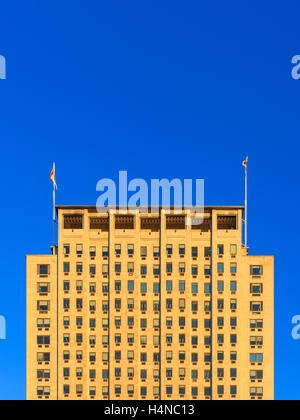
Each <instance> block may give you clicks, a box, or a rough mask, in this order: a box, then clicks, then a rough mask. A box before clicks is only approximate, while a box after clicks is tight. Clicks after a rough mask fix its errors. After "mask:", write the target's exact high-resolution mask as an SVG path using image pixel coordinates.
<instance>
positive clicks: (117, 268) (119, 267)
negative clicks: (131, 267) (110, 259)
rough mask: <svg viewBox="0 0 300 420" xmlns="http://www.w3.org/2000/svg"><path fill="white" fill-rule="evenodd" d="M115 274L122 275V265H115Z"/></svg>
mask: <svg viewBox="0 0 300 420" xmlns="http://www.w3.org/2000/svg"><path fill="white" fill-rule="evenodd" d="M115 273H121V263H115Z"/></svg>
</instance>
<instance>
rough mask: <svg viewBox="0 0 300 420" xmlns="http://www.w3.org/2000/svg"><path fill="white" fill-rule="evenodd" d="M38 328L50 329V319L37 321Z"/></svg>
mask: <svg viewBox="0 0 300 420" xmlns="http://www.w3.org/2000/svg"><path fill="white" fill-rule="evenodd" d="M37 327H38V328H50V319H41V318H39V319H38V320H37Z"/></svg>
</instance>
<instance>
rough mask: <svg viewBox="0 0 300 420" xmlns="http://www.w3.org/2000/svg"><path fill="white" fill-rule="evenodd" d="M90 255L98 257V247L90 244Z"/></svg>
mask: <svg viewBox="0 0 300 420" xmlns="http://www.w3.org/2000/svg"><path fill="white" fill-rule="evenodd" d="M90 257H91V258H95V257H96V247H95V246H90Z"/></svg>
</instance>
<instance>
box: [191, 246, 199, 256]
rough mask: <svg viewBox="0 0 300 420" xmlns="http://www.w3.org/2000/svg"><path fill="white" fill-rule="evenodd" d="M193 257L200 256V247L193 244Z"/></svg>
mask: <svg viewBox="0 0 300 420" xmlns="http://www.w3.org/2000/svg"><path fill="white" fill-rule="evenodd" d="M192 257H193V258H197V257H198V247H196V246H193V247H192Z"/></svg>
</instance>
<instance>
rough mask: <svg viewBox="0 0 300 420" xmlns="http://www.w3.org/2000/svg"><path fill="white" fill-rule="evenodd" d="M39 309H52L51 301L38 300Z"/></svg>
mask: <svg viewBox="0 0 300 420" xmlns="http://www.w3.org/2000/svg"><path fill="white" fill-rule="evenodd" d="M37 309H38V311H44V312H46V311H50V301H48V300H38V302H37Z"/></svg>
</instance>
